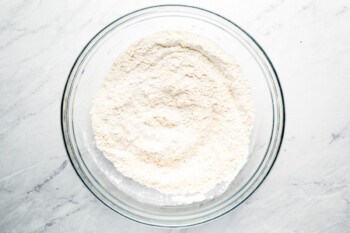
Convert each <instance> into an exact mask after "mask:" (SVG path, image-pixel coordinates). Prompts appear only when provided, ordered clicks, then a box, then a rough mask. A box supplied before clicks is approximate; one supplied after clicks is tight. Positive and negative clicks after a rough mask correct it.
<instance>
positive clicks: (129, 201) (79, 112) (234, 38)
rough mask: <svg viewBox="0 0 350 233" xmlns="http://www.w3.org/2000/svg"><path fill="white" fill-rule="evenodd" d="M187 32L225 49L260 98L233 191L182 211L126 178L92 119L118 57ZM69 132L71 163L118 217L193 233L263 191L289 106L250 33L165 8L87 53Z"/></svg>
mask: <svg viewBox="0 0 350 233" xmlns="http://www.w3.org/2000/svg"><path fill="white" fill-rule="evenodd" d="M162 30H185V31H190V32H193V33H196V34H199V35H202V36H204V37H206V38H208V39H210V40H212V41H214V42H216V43H217V44H218V45H220V46H221V47H222V48H224V49H225V50H226V52H227V53H230V54H231V55H232V56H233V57H234V58H235V59H236V60H237V61H238V63H240V64H241V67H242V70H243V72H244V74H245V76H246V77H247V78H248V80H249V82H250V84H251V86H252V89H253V94H254V100H255V106H256V119H255V124H254V129H253V132H252V135H251V143H250V154H249V159H248V162H247V163H246V165H245V166H244V168H243V169H242V170H241V171H240V173H239V174H238V176H237V177H236V179H235V180H234V181H233V182H232V183H231V184H230V185H229V187H228V188H227V190H226V191H225V192H224V193H222V194H221V195H218V196H213V198H212V199H210V200H206V201H202V202H198V203H192V204H182V205H174V204H173V203H171V201H170V199H169V197H167V196H165V195H163V194H161V193H158V192H155V191H154V190H151V189H149V188H146V187H143V186H142V185H140V184H138V183H136V182H134V181H133V180H131V179H129V178H126V177H123V176H122V175H121V174H120V173H119V172H118V171H116V169H115V168H114V167H113V165H112V164H111V163H110V162H109V161H108V160H107V159H105V158H104V157H103V155H102V154H101V152H100V151H99V150H98V149H97V148H96V146H95V144H94V135H93V132H92V129H91V119H90V115H89V111H90V108H91V100H92V97H93V95H94V94H95V92H96V91H97V90H98V89H99V87H101V84H102V82H103V80H104V78H105V77H106V74H107V73H108V72H109V70H110V68H111V65H112V63H113V61H114V59H115V58H116V57H118V55H119V54H120V53H122V52H123V51H124V50H125V49H126V48H127V47H128V46H130V45H131V44H132V43H133V42H135V41H137V40H138V39H140V38H141V37H143V36H146V35H150V34H152V33H154V32H158V31H162ZM61 120H62V130H63V137H64V141H65V145H66V148H67V151H68V154H69V157H70V160H71V162H72V164H73V166H74V168H75V169H76V171H77V173H78V175H79V176H80V178H81V179H82V181H83V182H84V183H85V185H86V186H87V187H88V188H89V189H90V190H91V192H92V193H93V194H94V195H95V196H96V197H97V198H98V199H99V200H101V201H102V202H103V203H104V204H106V205H107V206H108V207H110V208H111V209H113V210H114V211H116V212H118V213H120V214H122V215H124V216H126V217H128V218H130V219H133V220H135V221H138V222H142V223H146V224H151V225H157V226H170V227H175V226H188V225H193V224H198V223H202V222H205V221H208V220H211V219H214V218H216V217H218V216H220V215H222V214H224V213H227V212H228V211H230V210H232V209H234V208H235V207H236V206H238V205H239V204H240V203H242V202H243V201H244V200H245V199H246V198H248V197H249V196H250V195H251V194H252V193H253V192H254V190H256V188H257V187H258V186H259V185H260V184H261V182H262V181H263V180H264V178H265V177H266V175H267V174H268V172H269V171H270V169H271V167H272V165H273V163H274V161H275V159H276V157H277V153H278V151H279V148H280V145H281V142H282V137H283V129H284V120H285V115H284V103H283V96H282V91H281V87H280V84H279V81H278V78H277V74H276V72H275V70H274V68H273V66H272V63H271V61H270V60H269V58H268V57H267V55H266V54H265V52H264V51H263V49H262V48H261V47H260V46H259V45H258V44H257V42H256V41H255V40H254V39H253V38H252V37H251V36H250V35H248V34H247V33H246V32H245V31H244V30H243V29H242V28H240V27H239V26H237V25H236V24H234V23H233V22H231V21H229V20H227V19H225V18H224V17H222V16H220V15H218V14H215V13H213V12H210V11H207V10H203V9H200V8H196V7H191V6H183V5H161V6H154V7H148V8H145V9H141V10H138V11H135V12H132V13H130V14H127V15H125V16H123V17H121V18H119V19H117V20H116V21H114V22H112V23H111V24H109V25H108V26H106V27H105V28H104V29H102V30H101V31H100V32H99V33H98V34H97V35H96V36H95V37H94V38H92V40H91V41H90V42H89V43H88V44H87V45H86V46H85V48H84V49H83V51H82V52H81V53H80V55H79V57H78V58H77V60H76V62H75V63H74V66H73V68H72V70H71V72H70V75H69V77H68V80H67V84H66V88H65V91H64V96H63V100H62V119H61Z"/></svg>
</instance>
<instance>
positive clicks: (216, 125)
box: [91, 31, 254, 195]
mask: <svg viewBox="0 0 350 233" xmlns="http://www.w3.org/2000/svg"><path fill="white" fill-rule="evenodd" d="M253 116H254V112H253V102H252V94H251V89H250V87H249V85H248V82H247V80H246V79H245V77H244V76H243V75H242V73H241V71H240V67H239V65H238V64H237V63H236V62H235V61H234V60H233V59H232V58H231V57H230V56H228V55H227V54H226V53H224V51H222V50H221V49H220V48H218V47H217V46H216V45H215V44H213V43H212V42H211V41H208V40H207V39H205V38H203V37H201V36H198V35H195V34H192V33H189V32H179V31H164V32H159V33H156V34H154V35H151V36H149V37H146V38H143V39H142V40H140V41H138V42H137V43H135V44H133V45H132V46H131V47H129V48H128V49H127V50H126V51H125V52H124V53H123V54H122V55H120V56H119V57H118V58H117V59H116V61H115V62H114V64H113V67H112V69H111V71H110V73H109V74H108V76H107V77H106V79H105V81H104V84H103V87H102V88H101V89H100V90H99V91H98V93H97V95H96V96H95V97H94V99H93V105H92V109H91V117H92V126H93V131H94V134H95V141H96V146H97V147H98V148H99V149H100V150H101V152H102V153H103V155H104V156H105V157H106V158H107V159H108V160H110V161H111V162H112V163H113V164H114V166H115V168H116V169H117V170H118V171H119V172H120V173H122V174H123V175H124V176H126V177H129V178H131V179H133V180H134V181H136V182H139V183H140V184H142V185H145V186H147V187H150V188H154V189H156V190H158V191H160V192H162V193H164V194H176V195H178V194H196V193H206V192H208V191H210V190H211V189H213V188H214V187H215V186H216V185H217V184H220V183H223V182H230V181H232V180H233V179H234V178H235V176H236V175H237V173H238V172H239V171H240V169H241V168H242V167H243V165H244V164H245V162H246V160H247V157H248V148H249V135H250V133H251V130H252V125H253Z"/></svg>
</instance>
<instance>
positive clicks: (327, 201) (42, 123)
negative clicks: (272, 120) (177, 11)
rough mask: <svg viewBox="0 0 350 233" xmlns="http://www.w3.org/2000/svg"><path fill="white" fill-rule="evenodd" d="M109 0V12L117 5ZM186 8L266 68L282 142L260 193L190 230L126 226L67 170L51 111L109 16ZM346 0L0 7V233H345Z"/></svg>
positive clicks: (349, 176)
mask: <svg viewBox="0 0 350 233" xmlns="http://www.w3.org/2000/svg"><path fill="white" fill-rule="evenodd" d="M118 2H119V3H118ZM160 3H186V4H189V5H197V6H200V7H203V8H207V9H210V10H212V11H215V12H217V13H220V14H222V15H224V16H226V17H228V18H230V19H231V20H233V21H234V22H236V23H238V24H239V25H241V26H242V27H243V28H245V29H246V30H247V31H248V32H249V33H251V34H252V35H253V36H254V37H255V38H256V39H257V41H258V42H259V43H260V44H261V45H262V46H263V48H264V49H265V50H266V52H267V53H268V55H269V56H270V58H271V59H272V61H273V63H274V65H275V67H276V69H277V72H278V74H279V76H280V81H281V84H282V87H283V90H284V94H285V100H286V106H287V124H286V132H285V140H284V142H283V145H282V149H281V152H280V155H279V157H278V159H277V162H276V163H275V166H274V168H273V169H272V172H271V173H270V174H269V176H268V178H267V179H266V180H265V182H264V183H263V185H261V187H260V188H259V189H258V190H257V191H256V192H255V193H254V194H253V195H252V196H251V197H250V198H249V199H248V200H247V201H245V202H244V203H243V204H242V205H241V206H240V207H238V208H237V209H236V210H234V211H232V212H231V213H229V214H227V215H225V216H223V217H221V218H219V219H216V220H214V221H211V222H209V223H206V224H202V225H199V226H195V227H190V228H183V229H165V228H156V227H150V226H145V225H142V224H139V223H135V222H133V221H131V220H128V219H126V218H124V217H122V216H119V215H118V214H116V213H114V212H113V211H111V210H110V209H109V208H107V207H105V206H104V205H103V204H101V203H100V202H99V201H98V200H96V198H95V197H94V196H93V195H92V194H91V193H90V192H89V191H88V190H87V189H86V188H85V186H84V185H83V184H82V182H81V181H80V179H79V178H78V176H77V175H76V173H75V171H74V169H73V167H72V165H71V164H70V162H69V160H68V157H67V154H66V151H65V148H64V145H63V140H62V136H61V129H60V102H61V97H62V92H63V87H64V85H65V82H66V78H67V75H68V73H69V71H70V68H71V66H72V64H73V62H74V60H75V58H76V57H77V55H78V54H79V52H80V51H81V49H82V48H83V46H84V45H85V44H86V43H87V42H88V41H89V40H90V38H91V37H92V36H93V35H94V34H95V33H96V32H97V31H98V30H100V29H101V28H102V27H104V26H105V25H106V24H108V23H110V22H111V21H112V20H114V19H116V18H118V17H119V16H121V15H123V14H125V13H127V12H129V11H132V10H135V9H138V8H141V7H145V6H150V5H154V4H160ZM349 23H350V1H345V0H339V1H326V0H322V1H315V0H314V1H308V0H305V1H283V0H267V1H258V0H255V1H228V0H227V1H210V0H206V1H193V0H189V1H172V2H169V1H159V0H148V1H135V0H134V1H123V2H122V1H112V0H108V1H95V0H88V1H85V0H75V1H68V0H63V1H62V0H61V1H59V0H51V1H41V0H1V2H0V232H2V233H10V232H11V233H12V232H104V233H108V232H143V233H148V232H161V233H163V232H164V233H180V232H181V233H185V232H186V233H199V232H201V233H202V232H203V233H206V232H223V233H228V232H250V233H254V232H259V233H261V232H269V233H274V232H279V233H292V232H293V233H297V232H319V233H321V232H324V233H329V232H337V233H338V232H350V187H349V185H350V93H349V88H350V77H349V74H350V26H349Z"/></svg>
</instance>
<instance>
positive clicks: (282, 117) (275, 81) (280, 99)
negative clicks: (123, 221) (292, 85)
mask: <svg viewBox="0 0 350 233" xmlns="http://www.w3.org/2000/svg"><path fill="white" fill-rule="evenodd" d="M166 7H174V8H188V9H194V10H199V11H202V12H204V13H209V14H211V15H215V16H216V17H219V18H221V19H222V20H224V21H226V22H228V23H230V24H232V25H233V26H234V27H236V28H238V29H239V30H240V31H241V32H242V33H243V34H244V35H245V36H247V38H248V39H250V40H251V42H253V44H254V45H255V46H256V47H257V49H258V50H259V51H260V52H261V53H262V55H263V57H264V58H265V59H266V62H267V64H268V66H269V67H268V70H270V71H272V76H273V77H272V79H273V84H274V85H275V88H276V89H277V92H278V98H277V100H278V101H276V102H279V103H280V106H279V107H280V109H279V114H280V115H278V116H279V118H280V119H279V120H280V121H279V123H280V124H279V125H278V126H277V127H276V128H277V131H276V135H277V136H275V137H276V138H277V142H275V145H274V148H273V150H272V151H273V154H274V156H273V157H271V158H272V161H267V162H268V163H269V166H267V167H266V168H267V170H265V171H259V172H260V173H262V176H260V179H256V180H255V181H254V182H253V183H252V184H251V187H253V188H252V189H251V190H249V189H248V190H246V191H245V192H247V191H249V192H250V193H248V194H247V195H246V196H244V197H243V198H242V199H241V200H239V201H238V202H237V203H236V205H233V206H231V207H230V208H228V209H227V210H225V211H222V212H221V213H219V214H217V215H215V216H211V215H208V216H209V217H208V216H206V218H205V219H202V220H198V219H197V218H193V220H192V222H191V223H184V224H178V223H177V224H176V223H175V224H174V223H169V222H168V221H167V220H162V222H158V223H156V221H155V219H152V220H151V221H149V220H150V219H148V218H147V219H146V217H145V216H141V218H137V217H135V215H134V214H133V213H131V212H130V211H128V210H124V212H123V211H121V210H122V209H123V208H121V207H120V206H118V207H119V209H118V210H116V209H115V208H113V207H112V206H111V204H110V203H109V200H108V199H105V200H103V199H102V198H101V196H104V194H103V193H101V192H99V195H101V196H99V195H98V194H97V193H96V192H95V191H94V189H96V188H95V187H94V185H93V184H92V183H91V182H90V180H89V179H88V178H87V177H86V174H84V172H82V169H81V166H80V164H79V162H77V161H76V156H75V155H74V154H75V153H74V149H73V147H72V143H71V139H70V137H69V132H68V131H69V130H68V129H67V128H68V126H66V125H65V122H66V120H65V119H66V115H67V114H66V112H67V109H68V107H67V106H68V105H69V104H68V100H69V93H70V91H71V84H72V83H73V80H74V78H72V76H74V74H75V71H76V70H78V68H76V67H77V65H78V64H79V63H81V62H82V61H84V60H81V58H82V57H83V55H86V54H84V53H85V52H86V50H87V49H88V48H89V47H90V46H93V45H94V43H95V44H97V43H98V40H97V41H95V39H97V38H98V36H99V35H100V34H101V33H102V32H104V31H105V30H106V29H108V28H109V27H110V26H112V25H113V24H115V23H117V22H119V21H121V20H123V19H125V18H127V17H129V16H131V15H133V14H135V13H138V12H142V11H147V10H150V9H155V8H166ZM107 33H108V32H107ZM87 54H88V53H87ZM273 108H274V107H273ZM60 111H61V114H60V124H61V130H62V137H63V142H64V146H65V149H66V152H67V155H68V157H69V160H70V162H71V164H72V166H73V168H74V170H75V172H76V174H77V175H78V177H79V178H80V179H81V181H82V182H83V183H84V185H85V186H86V187H87V189H88V190H89V191H90V192H91V193H92V194H93V195H94V196H95V197H96V198H97V199H98V200H99V201H101V202H102V203H103V204H104V205H106V206H107V207H108V208H110V209H111V210H113V211H114V212H116V213H118V214H120V215H122V216H124V217H126V218H128V219H131V220H133V221H136V222H139V223H142V224H146V225H150V226H158V227H172V228H173V227H187V226H193V225H198V224H202V223H205V222H208V221H211V220H214V219H216V218H219V217H220V216H223V215H225V214H227V213H228V212H230V211H232V210H233V209H235V208H237V207H238V206H240V204H242V203H243V202H244V201H245V200H247V199H248V198H249V197H250V196H251V195H252V194H253V193H254V192H255V191H256V190H257V189H258V188H259V187H260V185H261V184H262V183H263V181H264V180H265V179H266V177H267V176H268V174H269V173H270V171H271V169H272V167H273V165H274V163H275V162H276V159H277V157H278V154H279V152H280V149H281V146H282V143H283V137H284V131H285V124H286V110H285V101H284V95H283V89H282V86H281V83H280V80H279V77H278V74H277V72H276V69H275V67H274V66H273V64H272V61H271V59H270V58H269V57H268V55H267V54H266V52H265V51H264V49H263V48H262V47H261V46H260V44H259V43H258V42H257V41H256V40H255V39H254V38H253V37H252V36H251V35H250V34H249V33H248V32H246V31H245V30H244V29H243V28H242V27H240V26H239V25H237V24H236V23H234V22H233V21H231V20H229V19H227V18H226V17H224V16H222V15H220V14H218V13H215V12H213V11H210V10H207V9H204V8H201V7H197V6H192V5H184V4H160V5H152V6H148V7H144V8H140V9H138V10H134V11H131V12H130V13H127V14H124V15H123V16H121V17H119V18H117V19H115V20H113V21H112V22H111V23H109V24H108V25H106V26H105V27H103V28H102V29H100V30H99V31H98V32H97V33H96V34H95V35H94V36H93V37H92V38H91V39H90V40H89V41H88V43H87V44H86V45H85V46H84V47H83V49H82V50H81V51H80V53H79V55H78V56H77V58H76V59H75V62H74V63H73V66H72V68H71V69H70V72H69V75H68V78H67V81H66V84H65V86H64V89H63V94H62V100H61V108H60ZM270 147H271V139H270V145H269V147H268V148H269V149H268V150H270ZM260 166H262V163H261V164H260ZM257 171H258V170H257ZM93 178H94V177H93ZM96 181H97V180H96ZM97 182H98V181H97ZM96 191H98V190H96ZM229 204H231V203H229ZM125 212H126V213H128V214H129V215H128V214H126V213H125ZM139 217H140V216H139ZM141 219H142V220H141Z"/></svg>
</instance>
